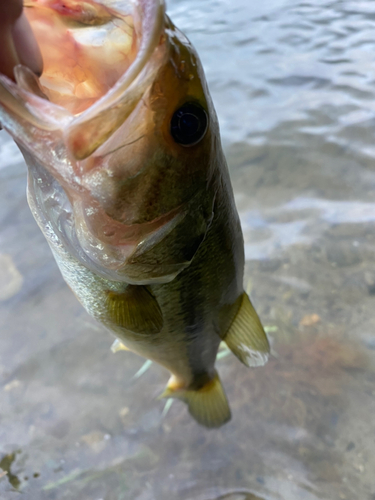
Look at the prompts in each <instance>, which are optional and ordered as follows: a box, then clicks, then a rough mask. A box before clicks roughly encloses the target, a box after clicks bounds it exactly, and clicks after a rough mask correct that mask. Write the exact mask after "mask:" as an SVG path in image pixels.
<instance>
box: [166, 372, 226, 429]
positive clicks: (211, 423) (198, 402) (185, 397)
mask: <svg viewBox="0 0 375 500" xmlns="http://www.w3.org/2000/svg"><path fill="white" fill-rule="evenodd" d="M160 397H161V398H175V399H180V400H181V401H183V402H184V403H186V404H187V406H188V410H189V413H190V415H191V416H192V417H193V418H194V419H195V420H196V421H197V422H198V423H199V424H200V425H203V426H204V427H208V428H215V427H221V426H222V425H224V424H225V423H227V422H228V421H229V420H230V419H231V412H230V408H229V404H228V400H227V397H226V395H225V392H224V389H223V386H222V384H221V382H220V379H219V376H218V374H217V373H216V374H215V376H214V378H213V379H212V380H210V381H209V382H207V383H206V384H205V385H204V386H203V387H201V388H200V389H197V390H192V389H177V390H176V389H173V388H170V387H168V386H167V388H166V390H165V391H164V393H163V394H162V395H161V396H160Z"/></svg>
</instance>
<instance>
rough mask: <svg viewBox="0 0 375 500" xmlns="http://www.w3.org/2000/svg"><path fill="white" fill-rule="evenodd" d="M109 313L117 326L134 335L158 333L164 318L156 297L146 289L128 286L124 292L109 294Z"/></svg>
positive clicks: (109, 292) (107, 303) (107, 302)
mask: <svg viewBox="0 0 375 500" xmlns="http://www.w3.org/2000/svg"><path fill="white" fill-rule="evenodd" d="M106 305H107V313H108V316H109V319H110V320H111V321H112V322H113V323H115V324H116V325H117V326H121V327H123V328H125V329H126V330H130V331H131V332H134V333H158V332H160V330H161V329H162V327H163V316H162V313H161V310H160V307H159V304H158V303H157V301H156V299H155V297H153V296H152V295H151V293H150V292H149V291H148V290H147V289H146V288H145V287H144V286H138V285H128V286H127V287H126V289H125V291H124V292H122V293H117V292H112V291H108V292H107V301H106Z"/></svg>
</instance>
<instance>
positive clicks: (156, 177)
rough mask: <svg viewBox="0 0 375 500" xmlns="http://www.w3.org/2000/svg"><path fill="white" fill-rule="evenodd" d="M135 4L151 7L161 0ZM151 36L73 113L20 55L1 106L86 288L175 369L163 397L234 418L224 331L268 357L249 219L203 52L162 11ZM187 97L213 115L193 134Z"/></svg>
mask: <svg viewBox="0 0 375 500" xmlns="http://www.w3.org/2000/svg"><path fill="white" fill-rule="evenodd" d="M44 1H45V2H47V0H44ZM47 3H48V2H47ZM76 3H77V2H76ZM92 4H93V5H94V2H92ZM139 4H140V6H141V7H140V8H141V10H142V8H143V13H144V14H145V16H147V14H149V13H150V12H152V13H153V15H154V16H155V18H156V16H157V15H159V16H160V12H161V10H160V9H163V4H162V3H161V2H157V1H156V0H154V1H151V0H149V1H146V0H144V1H143V2H142V1H140V2H139ZM152 9H153V10H152ZM90 12H91V11H90ZM104 12H105V16H107V17H108V15H109V14H108V12H109V11H108V10H105V11H104ZM74 13H75V15H76V13H77V9H75V10H74ZM90 15H91V14H90ZM103 22H104V21H103ZM90 23H91V25H92V24H95V23H93V21H92V18H90ZM96 24H98V25H100V23H99V22H98V23H96ZM150 33H151V35H150V39H152V36H154V38H155V37H156V35H153V34H152V33H153V32H152V29H150ZM145 36H146V35H145ZM155 39H156V38H155ZM151 49H152V47H151ZM151 49H150V50H149V52H150V55H149V60H148V61H147V64H146V65H145V67H144V69H143V70H142V71H143V73H142V71H141V73H140V75H141V76H140V77H136V78H138V80H135V83H136V85H134V88H133V87H132V85H131V84H130V86H128V87H127V88H125V89H124V92H123V93H122V94H121V95H120V97H117V98H115V97H113V96H112V97H111V99H108V100H107V101H108V102H107V104H106V103H104V104H103V102H102V103H101V101H100V100H99V101H98V103H94V104H93V106H91V107H89V108H87V110H86V111H83V113H82V114H81V115H77V116H75V115H72V114H71V113H69V112H68V111H65V110H61V109H57V108H53V107H52V106H53V104H50V103H48V102H47V101H45V100H43V99H40V98H35V97H33V96H32V95H31V94H30V90H32V89H34V92H35V85H34V84H33V78H34V77H32V76H30V74H29V73H28V72H27V71H25V70H23V69H19V70H18V71H20V72H21V74H22V79H21V78H18V79H17V81H18V82H19V85H20V81H21V80H22V81H23V82H24V83H23V89H25V87H27V89H26V93H25V90H20V89H19V88H17V87H16V85H13V84H11V83H10V82H9V81H7V80H6V79H4V78H0V82H1V86H0V119H1V120H2V121H3V123H4V126H5V128H7V129H8V131H9V132H10V133H11V134H12V135H13V137H14V138H15V139H16V140H17V142H18V143H19V145H20V149H21V151H22V152H23V154H24V157H25V160H26V163H27V165H28V167H29V183H28V201H29V204H30V208H31V210H32V212H33V214H34V217H35V218H36V220H37V222H38V224H39V226H40V227H41V229H42V231H43V233H44V234H45V236H46V238H47V241H48V243H49V244H50V247H51V249H52V251H53V254H54V256H55V259H56V261H57V263H58V265H59V268H60V270H61V272H62V275H63V277H64V279H65V281H66V282H67V283H68V285H69V286H70V287H71V289H72V290H73V291H74V293H75V294H76V296H77V298H78V299H79V300H80V301H81V303H82V304H83V306H84V307H85V309H86V310H87V311H88V313H89V314H91V315H92V316H93V317H94V318H96V319H97V320H98V321H100V322H101V323H103V324H104V325H105V326H106V327H107V328H109V329H110V330H111V331H112V332H113V333H114V334H115V335H116V336H117V337H118V338H119V339H120V340H121V341H122V342H123V343H124V345H125V346H126V347H127V348H128V349H130V350H132V351H134V352H136V353H138V354H140V355H142V356H145V357H146V358H148V359H151V360H153V361H155V362H157V363H159V364H161V365H163V366H165V367H166V368H167V369H168V370H169V371H170V372H171V373H172V377H171V380H170V382H169V384H168V386H167V389H166V391H165V393H164V396H165V397H176V398H179V399H182V400H183V401H185V402H186V403H187V404H188V407H189V411H190V413H191V414H192V415H193V417H194V418H195V419H196V420H197V421H198V422H199V423H201V424H202V425H205V426H207V427H218V426H220V425H222V424H223V423H225V422H227V421H228V420H229V418H230V410H229V406H228V403H227V400H226V396H225V393H224V391H223V389H222V386H221V383H220V380H219V378H218V375H217V372H216V370H215V359H216V354H217V350H218V347H219V343H220V342H221V340H224V341H226V342H227V343H228V346H229V347H230V348H231V349H232V351H233V352H234V353H235V354H236V356H237V357H239V359H240V360H241V361H242V362H244V363H245V364H247V365H248V366H249V365H261V364H264V363H265V362H266V360H267V357H268V353H269V345H268V341H267V337H266V335H265V333H264V331H263V328H262V326H261V324H260V321H259V318H258V317H257V315H256V312H255V311H254V309H253V308H252V306H251V303H250V301H249V300H248V298H247V296H246V294H245V293H244V290H243V269H244V251H243V237H242V232H241V226H240V222H239V218H238V214H237V211H236V208H235V204H234V198H233V192H232V187H231V183H230V178H229V174H228V169H227V165H226V161H225V158H224V155H223V152H222V147H221V143H220V134H219V126H218V121H217V117H216V114H215V110H214V108H213V105H212V101H211V98H210V95H209V92H208V88H207V84H206V81H205V77H204V73H203V69H202V66H201V63H200V61H199V58H198V56H197V54H196V52H195V50H194V49H193V47H192V46H191V44H190V42H189V41H188V40H187V39H186V37H185V36H184V35H183V34H182V33H181V32H180V31H179V30H178V29H177V28H175V27H174V25H173V23H172V22H171V21H170V19H169V18H168V17H167V16H165V15H164V13H163V19H162V23H161V27H160V33H159V39H158V43H157V44H156V45H155V47H154V48H153V50H151ZM145 50H146V49H145ZM136 62H137V61H135V63H136ZM135 63H134V64H135ZM150 68H151V69H150ZM131 70H132V67H130V68H129V69H128V70H127V72H130V71H131ZM150 75H151V76H150ZM125 76H126V74H125ZM28 79H29V81H30V85H27V81H28ZM25 82H26V83H25ZM41 82H42V80H41ZM145 82H146V83H145ZM42 89H43V87H42ZM129 89H130V90H129ZM139 89H141V90H143V92H142V93H141V95H140V96H139V93H140V90H139ZM43 90H45V89H43ZM110 92H111V91H109V92H108V93H107V94H106V95H105V96H104V97H103V99H105V98H106V96H108V95H109V94H110ZM126 92H128V97H127V100H126V101H125V100H124V95H125V94H126ZM46 93H47V94H48V90H46ZM14 95H17V102H15V101H14V100H12V96H14ZM116 99H117V100H116ZM121 99H123V101H121ZM137 99H138V100H137ZM20 100H21V101H22V100H23V101H24V102H27V106H24V108H22V107H20V106H21V105H20ZM124 102H125V104H122V103H124ZM119 103H120V104H119ZM186 103H194V105H198V106H199V107H201V108H202V109H204V110H205V112H206V114H207V116H208V128H207V131H206V132H205V134H204V135H203V136H202V138H201V139H200V140H199V141H198V142H197V144H194V145H192V146H190V147H186V146H183V145H181V144H179V143H177V142H176V140H175V139H174V137H173V135H172V133H171V120H172V117H173V116H174V113H175V112H176V110H178V109H181V107H183V106H184V105H185V104H186ZM49 106H50V108H49ZM121 106H122V107H121ZM30 110H31V111H30ZM52 112H53V113H55V116H56V117H57V120H55V121H54V122H53V123H52V122H51V120H49V121H48V119H47V116H46V115H48V114H49V116H50V115H51V113H52ZM121 113H122V115H121V116H122V117H124V116H125V118H124V119H123V121H122V122H121V120H120V121H119V114H121ZM30 115H31V116H30ZM40 116H42V118H43V120H44V121H45V122H46V123H44V121H42V123H40ZM59 117H61V118H60V120H61V122H62V126H63V129H62V128H60V127H62V126H56V121H58V119H59ZM98 117H102V118H103V119H105V120H106V121H105V122H103V123H104V124H105V126H104V127H103V129H104V130H103V131H102V135H100V133H101V129H100V128H99V129H98V126H97V124H98V123H99V122H98ZM38 120H39V121H38ZM112 123H113V124H114V125H113V126H112ZM118 123H120V124H119V125H117V124H118ZM30 124H31V125H30ZM43 127H44V128H43ZM111 127H112V128H111ZM90 133H91V134H92V135H91V136H90ZM90 137H92V141H91V142H90ZM46 144H48V146H49V147H50V148H51V151H50V152H46V151H45V149H46ZM92 144H94V149H93V145H92Z"/></svg>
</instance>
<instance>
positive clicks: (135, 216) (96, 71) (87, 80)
mask: <svg viewBox="0 0 375 500" xmlns="http://www.w3.org/2000/svg"><path fill="white" fill-rule="evenodd" d="M24 7H25V12H26V15H27V17H28V19H29V21H30V23H31V26H32V28H33V31H34V34H35V36H36V39H37V41H38V43H39V45H40V48H41V52H42V55H43V60H44V71H43V74H42V76H41V77H40V79H38V78H37V77H36V76H35V75H34V74H33V73H32V72H31V71H30V70H29V69H28V68H26V67H25V66H21V65H20V66H17V67H16V68H15V70H14V76H15V82H13V81H11V80H9V79H8V78H7V77H5V76H2V75H0V122H2V123H3V124H4V128H6V129H7V130H8V132H10V133H11V135H13V137H14V139H15V140H16V141H17V143H18V145H19V147H20V149H21V151H22V153H23V154H24V156H25V159H26V162H27V164H28V167H29V172H30V175H29V203H30V206H31V208H32V211H33V213H34V216H35V217H36V219H37V221H38V223H39V225H41V226H42V230H43V231H44V232H45V233H46V232H47V231H46V227H47V226H49V225H51V224H52V232H53V233H54V234H55V235H57V237H58V238H59V239H61V240H62V241H63V242H64V244H65V246H67V247H68V248H69V252H70V253H71V254H73V255H74V256H75V257H77V258H79V259H80V260H81V261H84V262H85V264H86V265H89V267H91V268H94V269H95V271H96V272H97V273H99V274H101V275H102V276H105V277H107V278H108V277H109V278H112V279H114V278H116V279H120V280H122V279H123V280H127V281H129V282H137V283H138V282H140V283H141V282H144V280H146V281H147V279H148V278H146V277H144V278H139V279H138V278H136V277H135V276H134V273H132V272H128V271H129V269H131V266H130V265H129V258H130V257H132V256H134V255H138V256H139V255H140V254H141V253H142V252H143V250H142V251H141V250H140V249H147V251H149V250H150V248H151V247H152V245H157V244H158V243H159V241H160V238H161V237H162V236H167V235H168V234H169V233H170V231H173V230H174V229H175V228H176V226H177V225H178V224H179V223H180V222H181V221H182V220H185V219H186V214H187V211H188V204H186V203H179V202H176V204H175V206H174V207H172V208H171V207H167V209H166V210H165V211H164V212H159V213H157V214H155V213H154V214H151V216H148V217H147V216H145V217H142V216H141V215H140V214H139V213H138V212H137V210H136V209H135V208H134V206H135V205H136V203H133V205H132V207H131V208H130V209H129V208H128V207H127V205H126V200H125V199H119V195H118V192H117V191H118V189H119V188H118V186H119V185H126V183H127V182H128V181H129V182H133V179H136V178H137V176H139V173H140V171H141V170H142V168H144V167H143V163H145V162H144V161H143V160H142V154H144V155H146V153H142V154H141V155H140V159H139V161H138V163H137V165H136V167H134V161H133V162H130V166H129V165H128V163H129V162H128V161H127V156H129V146H130V145H135V146H132V149H131V154H130V156H131V155H132V154H134V148H135V155H137V154H138V151H137V146H138V143H139V147H138V150H139V151H141V150H142V147H143V149H147V147H144V144H145V141H147V135H149V136H150V135H152V134H150V125H149V124H150V123H151V122H152V121H153V120H152V115H151V118H150V115H148V114H147V113H148V109H147V108H148V106H147V105H145V104H144V102H143V101H145V100H146V98H145V96H147V92H148V90H149V89H150V87H151V86H152V84H153V82H154V79H155V76H156V75H157V73H158V71H159V70H160V68H161V66H162V65H163V63H165V60H166V58H167V55H168V54H167V48H166V43H165V41H166V36H165V22H166V16H165V5H164V2H163V0H136V1H130V0H128V1H123V0H122V1H121V0H120V1H115V0H103V1H102V2H97V1H94V0H87V1H77V0H64V1H62V0H26V1H25V3H24ZM147 124H148V125H147ZM152 126H154V124H153V123H152ZM142 141H143V142H142ZM142 145H143V146H142ZM129 179H130V180H129ZM116 196H117V198H116ZM121 196H122V195H121ZM123 198H124V197H123ZM183 201H184V202H185V201H186V200H183ZM121 204H124V205H126V207H127V208H126V207H125V208H122V206H121ZM119 206H120V208H118V207H119ZM190 206H191V204H190ZM199 217H206V215H202V214H198V218H199ZM209 217H210V214H209V215H208V218H209ZM206 218H207V217H206ZM186 220H187V219H186ZM187 223H188V222H187ZM203 226H204V229H202V230H201V229H199V230H198V233H199V234H198V235H197V238H198V240H197V241H201V240H202V239H203V237H204V233H205V230H206V225H204V224H203V225H202V227H203ZM48 232H50V230H49V229H48ZM150 241H151V242H152V243H150ZM194 245H195V246H196V244H194ZM184 253H185V254H186V252H184ZM187 254H188V255H187V256H186V255H184V258H183V259H182V260H183V261H181V262H178V260H179V259H177V261H176V259H174V260H173V259H172V261H173V262H172V263H171V264H170V265H168V264H166V266H164V270H162V271H160V272H156V271H154V274H155V276H154V278H152V276H151V278H150V279H151V281H152V280H153V279H155V280H159V282H160V281H161V282H163V281H168V280H170V279H172V278H173V277H174V276H175V275H176V273H177V272H179V271H181V269H183V268H184V267H186V266H187V265H188V263H189V258H190V257H189V255H190V254H189V252H187ZM180 260H181V259H180ZM133 264H134V263H133ZM147 266H148V267H147ZM147 266H146V268H147V269H146V271H145V273H144V274H145V276H147V274H148V275H149V274H150V271H152V269H154V268H155V266H154V265H153V263H152V262H151V263H150V262H148V265H147ZM125 268H126V269H127V270H124V269H125ZM133 268H136V269H137V273H139V272H140V271H141V270H142V269H141V268H140V267H139V263H138V264H136V265H135V264H134V265H133ZM137 273H136V274H137ZM160 273H161V274H162V275H163V276H162V277H160V276H159V274H160ZM141 274H142V273H141ZM151 275H152V272H151Z"/></svg>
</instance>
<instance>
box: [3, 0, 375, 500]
mask: <svg viewBox="0 0 375 500" xmlns="http://www.w3.org/2000/svg"><path fill="white" fill-rule="evenodd" d="M169 13H170V15H171V17H172V19H173V20H174V21H175V23H176V24H177V25H178V26H179V27H180V28H181V29H182V30H183V31H185V32H186V33H187V34H188V35H189V37H190V38H191V40H192V41H193V43H194V44H195V45H196V47H197V49H198V51H199V53H200V55H201V58H202V60H203V63H204V66H205V69H206V72H207V77H208V80H209V84H210V88H211V91H212V95H213V98H214V101H215V104H216V107H217V110H218V114H219V118H220V123H221V129H222V138H223V142H224V144H225V149H226V153H227V158H228V161H229V164H230V168H231V175H232V179H233V185H234V189H235V194H236V200H237V203H238V208H239V211H240V215H241V220H242V224H243V228H244V233H245V242H246V257H247V266H246V282H247V283H248V286H249V289H251V296H252V299H253V301H254V303H255V304H256V307H257V309H258V312H259V314H260V316H261V318H262V320H263V323H264V324H265V325H267V327H268V331H269V336H270V339H271V341H272V347H273V353H274V356H273V358H272V359H271V361H270V362H269V363H268V365H267V366H266V367H264V368H258V369H255V370H249V369H246V368H245V367H243V366H242V365H241V364H240V363H239V362H238V361H237V359H236V358H235V357H234V356H231V355H230V356H226V357H223V358H222V359H220V360H219V361H218V367H219V371H220V375H221V378H222V381H223V383H224V386H225V389H226V391H227V394H228V397H229V400H230V404H231V408H232V413H233V419H232V421H231V422H230V423H229V424H227V425H226V426H224V427H223V428H221V429H219V430H213V431H207V430H206V429H204V428H201V427H199V426H198V425H197V424H196V423H195V422H194V421H193V420H192V419H191V418H190V417H189V416H188V414H187V412H186V408H185V406H184V405H183V404H180V403H179V402H175V403H173V405H172V406H171V408H170V409H169V411H168V412H167V413H166V414H165V412H164V413H163V410H164V402H161V401H157V400H155V397H156V396H157V395H158V394H159V393H160V392H161V390H162V389H163V387H164V385H165V383H166V381H167V378H168V375H167V373H166V371H165V370H163V369H162V368H160V367H159V366H156V365H152V366H151V367H150V368H149V369H148V370H147V371H146V372H145V373H144V374H143V375H141V376H138V377H134V375H135V374H136V373H137V371H138V370H139V369H140V368H141V367H142V365H143V362H144V361H143V360H142V359H141V358H139V357H137V356H136V355H133V354H130V353H123V352H120V353H117V354H115V355H114V354H112V353H111V351H110V345H111V343H112V337H111V336H110V335H109V334H108V333H107V332H105V331H104V330H103V328H101V327H100V326H99V325H97V324H95V323H94V321H93V320H91V319H90V318H89V317H88V316H87V314H86V313H85V312H84V311H83V309H82V308H81V306H80V305H79V304H78V302H77V301H76V299H75V298H74V296H73V295H72V293H71V292H70V291H69V289H68V288H67V286H66V285H65V284H64V282H63V281H62V278H61V276H60V274H59V272H58V270H57V267H56V265H55V263H54V261H53V258H52V255H51V253H50V250H49V248H48V246H47V244H46V242H45V241H44V238H43V236H42V234H41V233H40V231H39V229H38V228H37V226H36V223H35V222H34V220H33V218H32V216H31V214H30V211H29V209H28V206H27V203H26V197H25V184H26V168H25V166H24V164H23V162H22V160H21V157H20V155H19V153H18V152H17V149H16V147H15V146H14V145H13V144H12V142H11V141H10V139H9V138H8V137H7V136H6V135H5V133H4V132H2V133H0V177H1V181H0V194H1V196H0V219H1V225H0V331H1V335H0V498H1V499H3V498H4V499H7V500H8V499H13V498H18V497H20V495H21V494H23V498H27V499H30V500H53V499H69V500H73V499H74V500H76V499H78V498H79V499H80V500H86V499H87V500H99V499H103V500H120V499H126V500H128V499H129V500H130V499H131V500H177V499H178V500H219V499H220V500H318V499H322V500H340V499H344V500H345V499H348V500H349V499H350V500H351V499H353V498H356V499H360V500H374V499H375V478H374V474H373V471H374V470H375V440H374V436H375V421H374V417H373V416H374V414H375V334H374V328H375V313H374V310H375V229H374V219H375V202H374V187H375V167H374V156H375V149H374V146H373V143H374V140H373V136H374V125H375V119H374V116H375V114H374V111H375V99H374V77H373V72H372V70H371V68H372V65H373V54H374V49H375V37H374V28H375V15H374V9H373V2H371V1H361V2H360V1H356V2H354V1H353V2H352V1H334V2H332V1H327V0H325V1H324V0H315V1H314V2H311V3H309V2H298V1H292V0H290V1H285V0H284V1H281V0H268V1H267V0H264V1H263V2H249V1H248V0H237V1H236V2H233V1H231V2H230V1H228V0H205V2H204V6H203V2H201V0H189V1H188V0H173V1H172V0H171V1H169ZM2 471H6V472H7V474H5V473H3V472H2Z"/></svg>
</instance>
